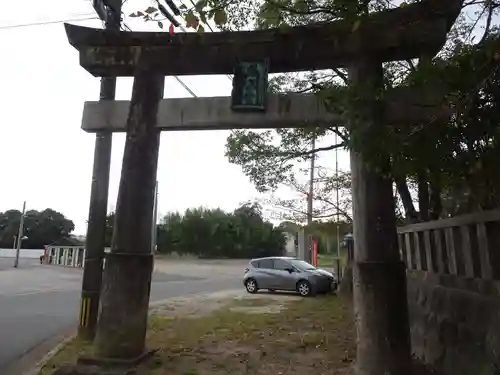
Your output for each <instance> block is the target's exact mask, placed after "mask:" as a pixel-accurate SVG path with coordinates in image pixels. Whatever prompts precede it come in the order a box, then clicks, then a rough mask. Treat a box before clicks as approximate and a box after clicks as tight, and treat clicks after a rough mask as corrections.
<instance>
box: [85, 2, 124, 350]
mask: <svg viewBox="0 0 500 375" xmlns="http://www.w3.org/2000/svg"><path fill="white" fill-rule="evenodd" d="M92 5H93V6H94V9H95V10H96V12H97V14H98V15H99V18H101V20H103V21H104V22H105V28H106V29H108V30H113V31H116V32H119V31H120V23H121V5H122V3H121V0H93V1H92ZM115 92H116V77H103V78H101V89H100V94H99V100H114V99H115ZM112 142H113V139H112V133H111V132H109V131H104V132H98V133H97V134H96V140H95V149H94V166H93V171H92V186H91V190H90V206H89V219H88V225H87V237H86V241H85V249H86V251H85V263H84V268H83V280H82V293H81V302H80V320H79V322H80V323H79V327H78V337H79V338H81V339H84V340H88V341H92V340H93V339H94V337H95V332H96V326H97V317H98V314H99V298H100V292H101V283H102V268H103V259H104V245H105V243H104V241H105V234H106V215H107V208H108V192H109V170H110V165H111V148H112Z"/></svg>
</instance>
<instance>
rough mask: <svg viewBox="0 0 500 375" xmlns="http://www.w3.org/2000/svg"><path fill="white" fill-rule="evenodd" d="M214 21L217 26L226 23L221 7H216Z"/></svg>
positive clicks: (224, 13)
mask: <svg viewBox="0 0 500 375" xmlns="http://www.w3.org/2000/svg"><path fill="white" fill-rule="evenodd" d="M214 22H215V24H216V25H217V26H222V25H224V24H226V23H227V14H226V12H225V11H224V10H223V9H217V10H216V11H215V13H214Z"/></svg>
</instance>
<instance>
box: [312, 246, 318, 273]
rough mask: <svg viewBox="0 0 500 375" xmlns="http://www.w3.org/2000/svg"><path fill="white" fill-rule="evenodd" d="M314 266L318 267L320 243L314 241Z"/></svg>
mask: <svg viewBox="0 0 500 375" xmlns="http://www.w3.org/2000/svg"><path fill="white" fill-rule="evenodd" d="M312 265H313V266H314V267H317V266H318V241H317V240H312Z"/></svg>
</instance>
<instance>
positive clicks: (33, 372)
mask: <svg viewBox="0 0 500 375" xmlns="http://www.w3.org/2000/svg"><path fill="white" fill-rule="evenodd" d="M239 291H241V288H239V289H228V290H224V291H220V292H212V293H194V294H188V295H186V296H178V297H169V298H165V299H162V300H159V301H155V302H152V303H150V304H149V308H150V309H151V308H152V307H157V306H161V305H164V304H167V303H169V302H172V301H176V300H183V299H190V298H196V297H201V296H212V295H213V296H214V297H215V296H218V295H220V296H224V295H230V294H231V293H236V292H239ZM76 336H77V333H76V332H73V333H71V334H69V335H62V339H61V341H59V343H58V344H56V345H55V346H54V347H53V348H52V349H51V350H50V351H48V352H47V354H45V355H44V356H43V357H42V359H40V360H39V361H37V363H36V365H34V366H33V367H32V368H31V369H30V370H28V371H25V372H24V374H23V375H38V374H39V373H40V371H41V370H42V368H43V366H45V365H46V364H47V362H48V361H50V360H51V359H52V358H53V357H54V356H55V355H56V354H57V353H58V352H59V351H60V350H62V349H63V348H64V347H65V346H66V345H68V344H69V342H70V341H71V340H73V339H75V338H76Z"/></svg>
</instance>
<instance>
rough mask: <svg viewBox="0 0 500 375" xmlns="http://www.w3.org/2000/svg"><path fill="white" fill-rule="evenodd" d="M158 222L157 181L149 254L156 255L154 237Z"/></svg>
mask: <svg viewBox="0 0 500 375" xmlns="http://www.w3.org/2000/svg"><path fill="white" fill-rule="evenodd" d="M157 221H158V181H156V186H155V201H154V206H153V225H152V226H151V254H153V255H154V254H155V253H156V237H157V233H158V230H157V226H156V223H157Z"/></svg>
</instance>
